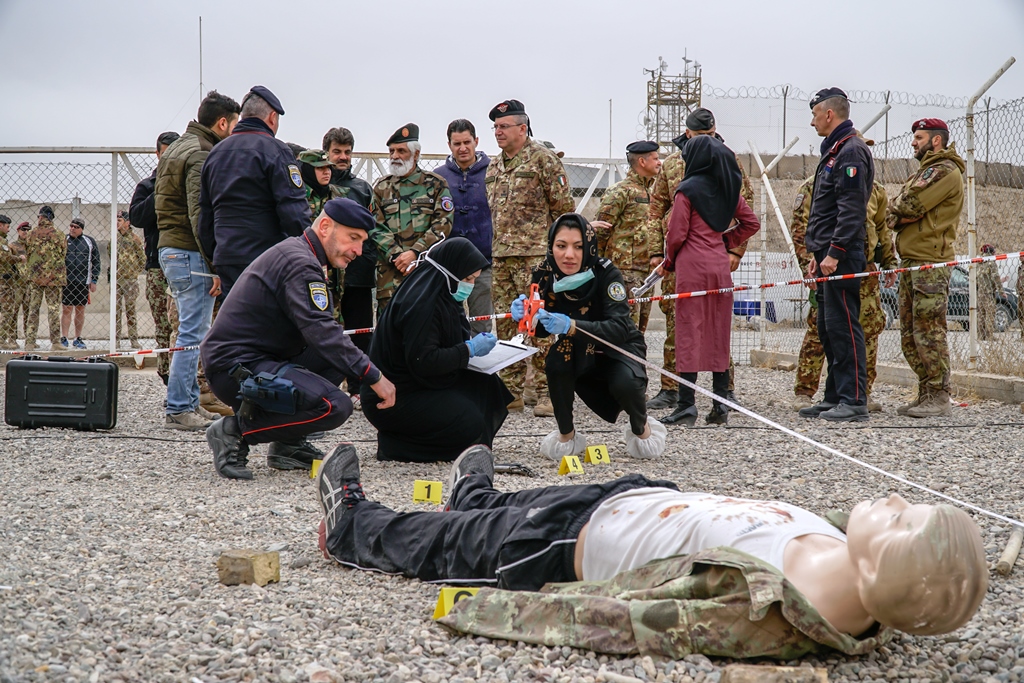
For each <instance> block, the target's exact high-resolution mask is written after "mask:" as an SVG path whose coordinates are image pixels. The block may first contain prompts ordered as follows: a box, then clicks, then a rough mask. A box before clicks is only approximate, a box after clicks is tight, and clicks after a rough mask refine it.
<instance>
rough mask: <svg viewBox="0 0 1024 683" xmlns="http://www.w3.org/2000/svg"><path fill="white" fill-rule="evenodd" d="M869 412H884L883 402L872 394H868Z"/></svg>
mask: <svg viewBox="0 0 1024 683" xmlns="http://www.w3.org/2000/svg"><path fill="white" fill-rule="evenodd" d="M868 412H869V413H880V412H882V404H881V403H879V402H878V401H876V400H875V399H874V398H872V396H871V394H868Z"/></svg>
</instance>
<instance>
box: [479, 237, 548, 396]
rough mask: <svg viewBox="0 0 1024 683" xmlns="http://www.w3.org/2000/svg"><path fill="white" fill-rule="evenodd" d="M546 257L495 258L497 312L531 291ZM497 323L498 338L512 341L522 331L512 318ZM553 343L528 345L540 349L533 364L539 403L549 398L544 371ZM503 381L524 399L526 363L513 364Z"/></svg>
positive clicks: (543, 341)
mask: <svg viewBox="0 0 1024 683" xmlns="http://www.w3.org/2000/svg"><path fill="white" fill-rule="evenodd" d="M543 258H544V257H543V256H506V257H504V258H496V259H494V266H493V281H492V285H491V297H492V298H493V299H494V312H495V313H507V312H508V310H509V307H510V306H511V305H512V301H513V300H515V298H516V297H518V296H519V295H520V294H526V293H528V292H529V291H530V281H531V279H532V278H533V268H534V266H536V265H537V264H538V263H540V262H541V260H543ZM495 322H496V323H497V328H498V339H511V338H512V337H513V336H514V335H515V334H516V333H517V332H518V329H517V327H518V325H517V323H516V321H514V320H512V319H511V318H503V319H501V320H497V321H495ZM552 341H553V338H552V337H548V338H546V339H540V338H537V337H528V338H527V342H526V343H527V344H532V345H533V346H536V347H537V348H538V349H540V351H538V352H537V353H535V354H533V355H532V356H531V357H530V362H531V363H533V382H534V385H535V386H536V387H537V399H538V400H540V399H544V398H547V396H548V377H547V374H546V373H545V371H544V363H545V360H546V359H547V357H548V349H549V348H551V343H552ZM501 379H502V380H503V381H504V382H505V386H506V387H508V390H509V391H511V392H512V395H513V396H514V397H515V398H521V397H522V395H523V384H524V383H525V381H526V364H525V363H513V364H512V365H510V366H509V367H507V368H505V369H504V370H502V371H501Z"/></svg>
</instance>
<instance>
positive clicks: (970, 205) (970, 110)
mask: <svg viewBox="0 0 1024 683" xmlns="http://www.w3.org/2000/svg"><path fill="white" fill-rule="evenodd" d="M1015 61H1017V60H1016V59H1015V58H1014V57H1010V58H1009V59H1007V60H1006V62H1004V63H1003V65H1002V66H1001V67H999V69H998V70H997V71H996V72H995V73H994V74H992V75H991V76H990V77H989V79H988V80H987V81H985V83H984V84H983V85H982V86H981V87H980V88H978V92H976V93H974V94H973V95H971V99H970V101H968V102H967V116H966V124H967V160H966V161H967V253H968V255H969V256H970V257H971V258H974V257H976V256H977V255H978V215H977V213H978V208H977V202H976V194H977V187H976V186H975V182H974V105H975V104H977V102H978V100H980V99H981V96H982V95H984V94H985V92H986V91H987V90H988V89H989V88H991V87H992V84H993V83H995V82H996V81H997V80H999V77H1000V76H1002V75H1003V74H1004V73H1006V70H1007V69H1009V68H1010V67H1011V66H1013V63H1014V62H1015ZM975 265H976V264H973V263H972V264H971V268H970V270H969V271H968V273H969V288H968V296H969V298H970V313H969V315H968V319H969V321H970V322H969V323H968V325H969V327H970V330H969V332H968V335H969V337H968V338H969V340H970V342H969V343H970V351H969V356H968V361H967V369H968V370H977V369H978V269H977V268H976V267H975Z"/></svg>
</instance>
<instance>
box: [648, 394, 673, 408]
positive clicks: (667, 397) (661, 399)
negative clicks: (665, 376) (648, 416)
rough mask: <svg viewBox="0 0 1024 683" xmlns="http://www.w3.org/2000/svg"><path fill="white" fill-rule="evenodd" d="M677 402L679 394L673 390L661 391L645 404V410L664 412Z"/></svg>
mask: <svg viewBox="0 0 1024 683" xmlns="http://www.w3.org/2000/svg"><path fill="white" fill-rule="evenodd" d="M678 400H679V392H678V391H676V390H675V389H662V390H661V391H659V392H658V393H657V395H656V396H655V397H654V398H652V399H651V400H650V401H648V402H647V410H664V409H665V408H672V407H674V406H675V405H676V402H677V401H678Z"/></svg>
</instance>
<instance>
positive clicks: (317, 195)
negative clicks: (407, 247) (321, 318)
mask: <svg viewBox="0 0 1024 683" xmlns="http://www.w3.org/2000/svg"><path fill="white" fill-rule="evenodd" d="M295 158H296V159H298V161H299V173H300V174H301V175H302V184H303V185H305V186H306V202H307V203H308V204H309V210H310V213H311V215H312V216H313V220H316V218H317V216H319V215H320V213H321V212H322V211H323V210H324V204H326V203H327V202H328V201H329V200H331V199H334V198H335V197H344V196H345V195H346V194H348V193H347V192H343V191H342V189H341V188H340V187H338V186H337V185H333V184H331V173H332V172H333V167H332V166H331V162H330V160H329V159H328V158H327V152H325V151H323V150H322V149H307V150H303V151H302V152H299V154H298V155H297V156H296V157H295ZM321 181H323V182H321ZM371 213H372V211H371ZM329 285H330V288H331V290H332V291H333V292H334V317H335V319H336V320H338V321H339V322H341V297H342V294H344V292H345V269H344V268H331V274H330V282H329Z"/></svg>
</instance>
